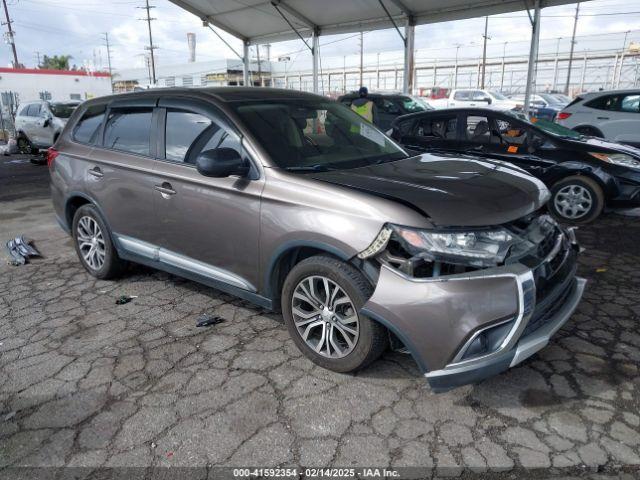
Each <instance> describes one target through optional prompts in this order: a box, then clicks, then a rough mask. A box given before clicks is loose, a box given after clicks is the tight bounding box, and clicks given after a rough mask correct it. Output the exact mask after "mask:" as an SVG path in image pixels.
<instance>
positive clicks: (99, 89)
mask: <svg viewBox="0 0 640 480" xmlns="http://www.w3.org/2000/svg"><path fill="white" fill-rule="evenodd" d="M8 92H13V93H14V94H15V95H17V98H18V103H21V102H27V101H29V100H38V99H45V100H53V101H64V100H86V99H88V98H94V97H99V96H102V95H109V94H110V93H111V77H110V76H109V73H107V72H86V71H82V70H76V71H73V70H47V69H35V68H0V93H2V94H4V93H8ZM3 97H4V98H6V96H5V95H3ZM3 106H4V107H5V108H6V105H3Z"/></svg>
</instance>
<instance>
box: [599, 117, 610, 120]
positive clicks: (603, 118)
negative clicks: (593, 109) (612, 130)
mask: <svg viewBox="0 0 640 480" xmlns="http://www.w3.org/2000/svg"><path fill="white" fill-rule="evenodd" d="M596 118H597V119H598V120H609V117H596Z"/></svg>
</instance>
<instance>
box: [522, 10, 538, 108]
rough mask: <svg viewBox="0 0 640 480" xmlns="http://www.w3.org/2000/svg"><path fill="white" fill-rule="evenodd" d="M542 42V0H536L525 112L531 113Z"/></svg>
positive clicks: (525, 93)
mask: <svg viewBox="0 0 640 480" xmlns="http://www.w3.org/2000/svg"><path fill="white" fill-rule="evenodd" d="M539 43H540V0H535V2H534V13H533V22H532V23H531V46H530V48H529V64H528V66H527V86H526V88H525V91H524V113H525V115H528V114H529V110H530V106H529V102H530V100H531V94H532V93H533V84H534V82H535V75H536V61H537V59H538V45H539Z"/></svg>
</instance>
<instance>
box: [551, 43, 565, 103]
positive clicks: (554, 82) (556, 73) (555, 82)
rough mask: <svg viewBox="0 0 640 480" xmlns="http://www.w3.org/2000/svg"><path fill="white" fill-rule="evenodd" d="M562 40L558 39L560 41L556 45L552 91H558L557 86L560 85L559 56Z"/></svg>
mask: <svg viewBox="0 0 640 480" xmlns="http://www.w3.org/2000/svg"><path fill="white" fill-rule="evenodd" d="M560 40H562V37H558V41H557V43H556V59H555V61H554V62H553V83H552V84H551V90H552V91H554V92H555V91H556V85H557V83H558V62H559V60H558V55H560Z"/></svg>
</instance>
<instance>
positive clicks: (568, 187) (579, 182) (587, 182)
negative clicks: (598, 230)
mask: <svg viewBox="0 0 640 480" xmlns="http://www.w3.org/2000/svg"><path fill="white" fill-rule="evenodd" d="M580 199H583V201H582V202H580ZM567 204H569V205H567ZM563 205H564V206H563ZM603 208H604V192H603V191H602V187H601V186H600V185H599V184H598V183H597V182H596V181H595V180H593V179H591V178H589V177H584V176H580V175H574V176H571V177H566V178H563V179H562V180H560V181H559V182H557V183H556V184H554V185H553V186H552V187H551V198H550V199H549V211H550V212H551V215H553V217H555V218H556V220H559V221H561V222H566V223H573V224H585V223H589V222H592V221H593V220H595V219H596V218H598V216H599V215H600V213H601V212H602V209H603Z"/></svg>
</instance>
